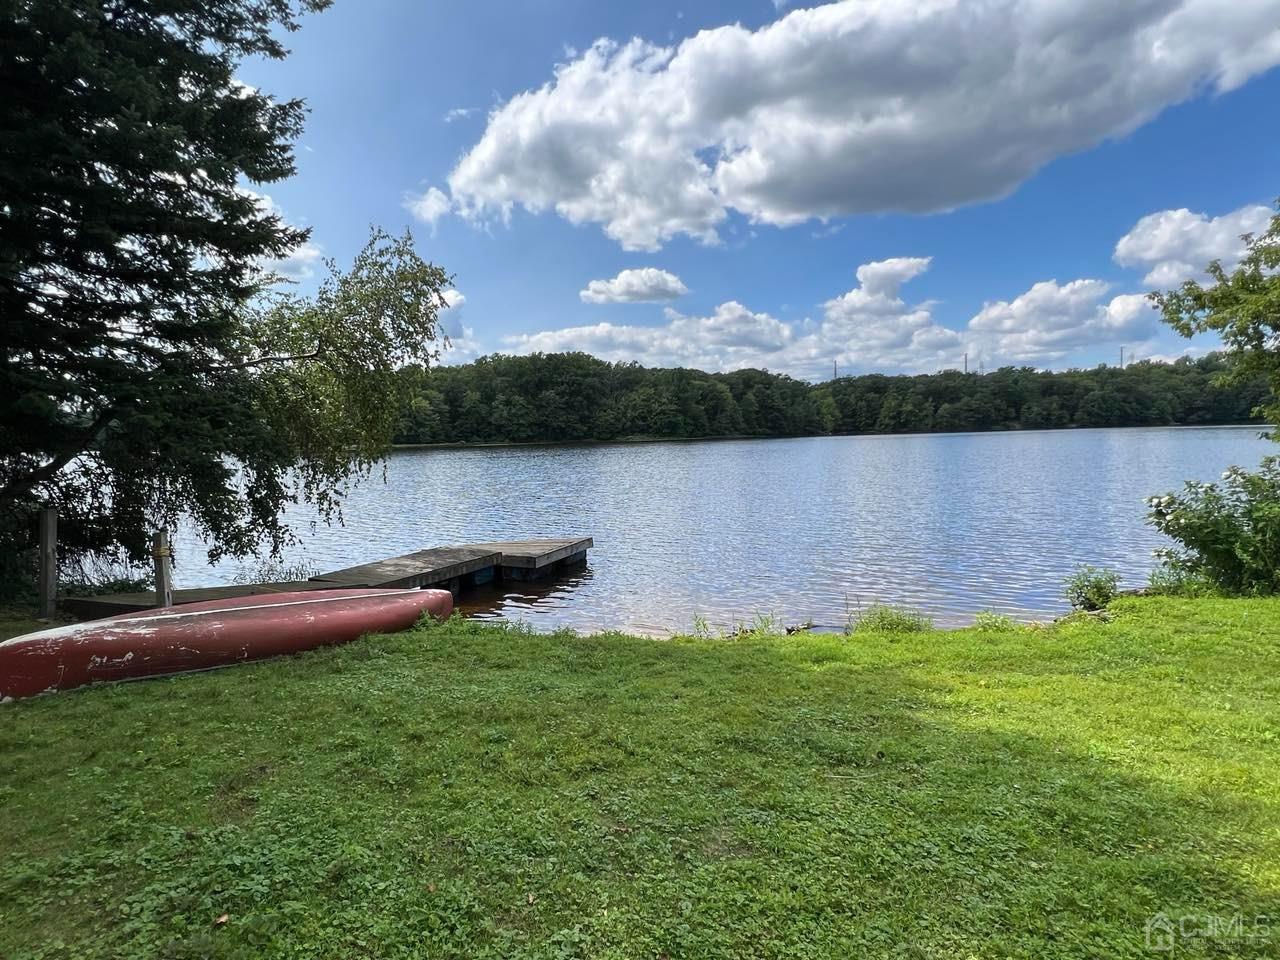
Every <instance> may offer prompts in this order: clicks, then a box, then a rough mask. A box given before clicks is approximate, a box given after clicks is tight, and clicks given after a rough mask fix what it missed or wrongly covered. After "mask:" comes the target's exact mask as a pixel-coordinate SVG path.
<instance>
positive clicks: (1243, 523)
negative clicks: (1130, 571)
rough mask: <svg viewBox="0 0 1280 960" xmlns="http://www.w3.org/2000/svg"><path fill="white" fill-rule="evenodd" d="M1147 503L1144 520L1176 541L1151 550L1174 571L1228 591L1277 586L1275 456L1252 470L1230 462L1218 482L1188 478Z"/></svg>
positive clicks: (1279, 527)
mask: <svg viewBox="0 0 1280 960" xmlns="http://www.w3.org/2000/svg"><path fill="white" fill-rule="evenodd" d="M1147 506H1148V507H1149V508H1150V513H1148V515H1147V522H1148V523H1149V524H1151V525H1152V526H1153V527H1155V528H1156V529H1157V530H1159V531H1160V532H1161V533H1163V534H1164V535H1165V536H1167V537H1169V538H1170V539H1171V540H1174V541H1176V542H1177V543H1179V544H1180V545H1181V547H1180V548H1173V547H1168V548H1164V549H1161V550H1157V551H1156V555H1157V556H1158V557H1159V559H1160V560H1161V561H1162V562H1163V563H1164V565H1165V567H1166V568H1167V569H1168V570H1170V571H1172V573H1173V574H1175V575H1183V576H1189V577H1193V578H1203V579H1207V580H1209V581H1211V582H1212V583H1213V584H1215V585H1216V586H1217V587H1219V588H1220V589H1222V590H1224V591H1227V592H1229V593H1237V594H1240V593H1243V594H1267V593H1275V592H1277V590H1280V457H1267V458H1266V459H1264V460H1263V461H1262V465H1261V467H1260V468H1259V470H1258V472H1257V473H1250V472H1249V471H1247V470H1242V469H1240V468H1239V467H1232V468H1231V469H1229V470H1227V471H1226V472H1225V473H1224V474H1223V475H1222V479H1221V481H1219V482H1215V483H1200V482H1197V481H1190V482H1188V483H1187V484H1186V485H1185V487H1184V488H1183V491H1182V493H1181V494H1166V495H1164V496H1159V497H1150V498H1149V499H1148V500H1147Z"/></svg>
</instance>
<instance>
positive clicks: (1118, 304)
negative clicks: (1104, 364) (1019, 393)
mask: <svg viewBox="0 0 1280 960" xmlns="http://www.w3.org/2000/svg"><path fill="white" fill-rule="evenodd" d="M1109 290H1110V285H1109V284H1106V283H1104V282H1103V281H1101V280H1072V281H1071V282H1070V283H1064V284H1059V283H1058V282H1057V281H1056V280H1044V281H1041V282H1040V283H1037V284H1034V285H1033V286H1032V287H1031V289H1029V290H1028V291H1027V292H1026V293H1023V294H1021V295H1020V296H1018V297H1015V298H1014V299H1013V300H998V301H995V302H990V303H987V304H985V305H984V306H983V308H982V309H981V310H980V311H979V312H978V313H977V314H976V315H975V316H974V317H973V318H972V319H971V320H970V321H969V331H970V334H971V336H970V338H969V343H970V348H971V352H972V353H974V354H975V355H977V356H985V357H988V358H990V359H991V360H992V362H999V363H1043V362H1050V361H1059V360H1062V359H1064V358H1066V357H1068V356H1069V355H1070V354H1072V353H1073V352H1076V351H1079V350H1082V349H1087V348H1096V347H1100V346H1107V345H1110V344H1122V343H1124V342H1126V341H1132V340H1141V339H1145V338H1147V337H1150V336H1151V335H1152V333H1153V332H1154V330H1155V320H1156V318H1155V313H1154V310H1153V308H1152V305H1151V303H1150V302H1149V301H1148V300H1147V298H1146V296H1145V295H1143V294H1135V293H1127V294H1120V295H1119V296H1116V297H1113V298H1111V299H1110V300H1109V301H1107V302H1105V303H1104V302H1103V298H1104V297H1105V296H1106V294H1107V293H1108V292H1109Z"/></svg>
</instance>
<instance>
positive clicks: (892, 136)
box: [240, 0, 1280, 379]
mask: <svg viewBox="0 0 1280 960" xmlns="http://www.w3.org/2000/svg"><path fill="white" fill-rule="evenodd" d="M699 31H705V32H703V33H701V34H700V35H699ZM601 41H603V42H601ZM289 42H290V46H291V47H292V50H293V53H292V55H291V56H290V57H289V58H288V59H287V60H286V61H284V62H281V63H262V62H251V63H246V64H244V65H243V67H242V70H241V72H240V75H241V77H242V78H243V79H244V80H245V81H246V82H248V83H251V84H253V85H255V86H257V87H259V88H261V89H263V90H265V91H267V92H270V93H272V94H274V95H276V96H279V97H287V96H299V97H303V98H305V99H306V100H307V102H308V104H309V107H310V115H309V119H308V122H307V129H306V132H305V134H304V135H303V137H302V138H301V141H300V149H299V151H298V175H297V176H296V177H295V178H293V179H292V180H290V181H288V182H285V183H278V184H271V185H268V186H265V187H262V188H259V189H262V190H263V191H264V192H266V193H269V194H270V195H271V197H272V199H273V201H274V203H275V204H276V205H277V206H278V207H279V208H280V209H281V210H282V211H283V212H284V214H285V215H286V217H287V218H288V219H290V220H291V221H293V222H296V223H302V224H306V225H308V226H311V227H312V228H313V236H312V242H313V244H314V249H313V250H311V251H307V252H304V253H303V254H302V255H301V256H299V257H297V258H295V260H294V261H292V262H290V263H288V264H285V265H284V266H283V269H284V270H285V271H286V272H291V273H292V274H294V275H295V276H298V277H299V278H300V279H301V284H302V289H304V290H305V289H307V288H308V287H309V286H310V285H313V284H314V282H315V264H314V262H312V263H308V262H307V260H306V257H307V254H308V253H310V254H312V255H314V253H315V252H316V251H322V252H323V254H324V255H326V256H332V257H335V258H336V259H337V260H338V261H339V263H344V262H347V261H349V259H350V257H351V256H352V255H353V254H354V253H355V252H356V250H357V249H358V248H359V247H360V245H361V244H362V243H363V241H364V240H365V238H366V237H367V234H368V228H369V226H370V224H379V225H381V226H383V227H386V228H388V229H392V230H399V229H401V228H403V227H405V226H410V227H412V229H413V230H414V234H415V236H416V238H417V240H418V246H419V250H420V252H421V253H422V254H423V255H424V256H425V257H427V258H428V259H431V260H434V261H436V262H438V263H440V264H442V265H444V266H445V267H446V268H447V269H449V270H450V271H451V272H452V273H453V274H454V275H455V277H456V287H457V290H458V291H460V293H461V297H460V298H459V299H458V303H459V305H458V306H457V307H456V308H455V309H454V310H451V311H449V312H448V321H449V327H450V329H451V330H452V331H453V332H454V334H455V337H456V339H457V341H458V344H457V348H456V349H455V351H454V352H453V354H452V359H453V360H454V362H457V361H461V360H465V359H468V358H470V357H471V356H474V355H476V354H478V353H487V352H494V351H505V352H521V351H528V350H533V349H546V350H552V349H584V350H587V351H588V352H592V353H596V354H597V355H600V356H604V357H605V358H607V359H615V360H616V359H636V360H639V361H640V362H642V363H646V364H658V365H689V366H700V367H703V368H708V369H711V368H714V369H732V368H736V367H741V366H765V367H768V368H770V369H775V370H782V371H785V372H790V373H793V374H795V375H797V376H802V377H806V378H809V379H819V378H821V377H823V376H829V375H830V370H831V364H832V360H833V359H836V360H838V361H839V363H840V367H841V370H842V372H846V371H847V372H855V371H863V370H881V371H885V372H900V371H909V372H912V371H927V370H934V369H939V368H941V367H946V366H959V365H960V363H961V362H962V357H963V354H965V353H968V354H969V355H970V362H971V363H977V362H979V361H980V362H982V363H984V364H986V365H988V366H994V365H997V364H1002V363H1029V364H1033V365H1036V366H1048V367H1064V366H1070V365H1078V364H1083V365H1090V364H1093V363H1096V362H1098V361H1113V360H1114V359H1115V358H1117V356H1118V353H1119V349H1120V347H1121V346H1125V347H1126V348H1127V350H1128V351H1129V353H1130V355H1135V354H1136V355H1137V356H1139V357H1143V356H1172V355H1176V354H1178V353H1180V352H1182V351H1183V350H1185V349H1187V347H1188V344H1187V343H1186V342H1185V341H1181V340H1179V339H1178V338H1177V337H1175V336H1172V335H1170V334H1168V333H1167V332H1165V331H1164V330H1163V329H1161V327H1160V325H1159V324H1158V322H1156V320H1155V317H1154V315H1153V314H1152V312H1151V311H1150V310H1149V309H1148V308H1147V306H1146V305H1145V303H1144V302H1142V301H1140V300H1139V299H1138V298H1137V297H1136V296H1133V295H1135V294H1139V293H1141V292H1143V291H1145V290H1147V289H1150V288H1151V287H1152V286H1153V285H1156V283H1157V282H1158V281H1168V282H1176V281H1178V280H1180V279H1182V278H1184V277H1185V276H1188V275H1191V273H1192V272H1193V271H1194V270H1195V269H1198V268H1199V267H1200V266H1202V265H1203V262H1204V261H1205V259H1207V258H1208V257H1210V256H1213V257H1222V258H1225V259H1227V260H1228V261H1230V260H1231V259H1232V258H1233V257H1235V256H1238V254H1239V243H1238V241H1237V240H1236V236H1237V235H1238V233H1240V232H1242V231H1243V230H1244V229H1253V230H1256V229H1259V228H1260V227H1261V226H1262V225H1263V224H1265V222H1266V215H1267V210H1266V207H1267V206H1268V205H1269V204H1270V203H1271V201H1272V199H1274V197H1275V196H1276V195H1280V176H1278V175H1277V174H1278V172H1280V164H1278V163H1277V161H1280V129H1278V128H1277V127H1276V125H1275V123H1274V119H1275V108H1274V104H1276V103H1280V71H1276V70H1274V69H1272V68H1273V65H1274V64H1276V63H1280V2H1275V0H1271V2H1259V0H1255V2H1251V3H1230V4H1228V3H1222V2H1218V0H1143V2H1141V3H1123V4H1116V3H1115V2H1114V0H1108V2H1096V0H1069V2H1068V0H1004V2H1000V3H988V2H968V3H956V2H940V0H922V2H919V3H912V4H905V3H902V2H897V0H894V2H890V0H850V2H845V3H833V4H828V5H826V6H825V7H823V8H820V9H815V10H806V9H801V8H799V6H790V7H789V6H783V7H782V8H781V9H779V8H777V7H775V4H774V3H773V2H771V0H740V2H715V3H691V2H684V3H665V2H649V3H644V4H612V3H599V2H585V0H584V2H567V0H539V2H532V0H529V2H515V0H502V2H496V0H473V2H468V3H465V4H462V3H445V4H440V3H424V2H410V0H360V2H356V0H338V2H337V3H335V5H334V7H333V8H332V9H331V10H329V11H327V12H325V13H323V14H321V15H318V16H313V17H309V18H307V19H306V20H305V21H304V24H303V28H302V30H301V31H299V32H298V33H296V34H294V35H292V36H291V37H290V38H289ZM451 111H453V113H452V115H451ZM462 111H465V115H463V114H462V113H461V112H462ZM424 196H427V197H428V200H427V202H426V203H425V204H423V203H421V202H419V203H418V205H417V209H418V215H417V216H415V213H414V210H413V208H414V201H415V200H418V201H421V198H422V197H424ZM423 214H426V215H427V216H426V217H425V218H424V216H423ZM428 220H429V221H430V222H428ZM1122 239H1123V241H1124V242H1123V243H1122V244H1121V249H1122V253H1119V254H1118V253H1117V244H1118V243H1121V241H1122ZM860 267H861V268H864V269H863V270H862V274H861V279H859V268H860ZM624 271H634V272H631V273H624ZM592 281H599V283H597V284H596V285H595V287H594V288H593V290H595V293H594V294H589V295H587V296H586V297H585V298H584V295H583V291H584V290H586V289H587V288H588V285H589V284H590V283H591V282H592ZM611 281H612V282H611ZM680 291H683V292H680ZM677 294H678V295H677ZM636 298H639V300H640V302H633V301H634V300H635V299H636ZM601 301H603V302H601ZM1197 346H1198V348H1199V349H1204V348H1205V347H1207V346H1209V344H1200V345H1197Z"/></svg>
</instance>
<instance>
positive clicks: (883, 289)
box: [506, 257, 963, 377]
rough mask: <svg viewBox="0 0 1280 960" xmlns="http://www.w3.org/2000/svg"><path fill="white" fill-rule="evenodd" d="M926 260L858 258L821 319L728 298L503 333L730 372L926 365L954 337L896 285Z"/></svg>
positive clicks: (544, 347)
mask: <svg viewBox="0 0 1280 960" xmlns="http://www.w3.org/2000/svg"><path fill="white" fill-rule="evenodd" d="M929 262H930V261H929V258H927V257H899V258H895V259H891V260H882V261H877V262H875V263H867V264H863V265H862V266H861V267H859V268H858V270H857V277H858V285H857V286H856V287H854V288H853V289H852V290H850V291H848V292H847V293H844V294H842V295H840V296H838V297H835V298H833V299H832V300H829V301H828V302H827V303H826V304H824V305H823V311H824V313H823V319H822V320H821V321H819V322H816V323H815V322H813V321H809V320H806V321H804V322H802V323H789V322H786V321H783V320H780V319H778V318H777V317H774V316H772V315H770V314H768V313H764V312H759V311H755V310H751V309H750V308H749V307H746V306H744V305H743V304H741V303H739V302H737V301H735V300H730V301H727V302H725V303H722V304H720V305H719V306H718V307H716V309H715V310H714V311H712V312H711V313H710V314H708V315H706V316H694V315H686V314H683V313H680V312H679V311H676V310H673V309H671V308H669V307H668V308H667V309H666V310H665V311H664V316H665V321H666V322H665V323H663V324H661V325H658V326H647V325H642V324H615V323H597V324H593V325H590V326H580V327H568V328H564V329H560V330H546V331H542V332H540V333H533V334H521V335H518V336H513V337H508V338H507V340H506V346H507V348H508V349H510V350H511V351H513V352H516V353H531V352H534V351H543V352H548V353H550V352H558V351H565V350H581V351H584V352H586V353H591V354H594V355H595V356H598V357H601V358H603V359H606V360H613V361H620V360H636V361H639V362H640V363H643V364H646V365H648V366H662V367H671V366H683V367H697V368H699V369H703V370H722V371H727V370H739V369H742V368H744V367H767V368H769V369H772V370H779V371H783V372H787V373H792V374H795V375H797V376H812V377H819V376H822V375H824V374H825V373H826V371H828V370H830V369H831V364H832V362H833V361H836V362H838V363H839V364H840V367H841V369H844V370H855V369H856V370H885V369H891V370H912V371H914V370H934V369H938V368H939V367H940V366H946V365H954V364H956V363H959V360H960V355H961V353H962V352H963V347H962V337H961V335H960V334H959V333H958V332H957V331H955V330H951V329H948V328H947V327H944V326H941V325H940V324H938V323H936V322H935V321H934V319H933V316H932V313H931V304H928V303H922V304H908V303H907V302H905V301H904V300H903V299H902V296H901V287H902V285H903V284H905V283H907V282H908V281H910V280H911V279H913V278H914V277H917V276H919V275H920V274H921V273H923V272H924V271H925V270H926V269H927V268H928V266H929Z"/></svg>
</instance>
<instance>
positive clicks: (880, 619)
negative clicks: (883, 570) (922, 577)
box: [848, 603, 933, 633]
mask: <svg viewBox="0 0 1280 960" xmlns="http://www.w3.org/2000/svg"><path fill="white" fill-rule="evenodd" d="M932 629H933V621H932V620H931V619H929V618H928V617H926V616H925V615H924V614H923V613H921V612H920V611H918V610H906V609H904V608H902V607H894V606H890V605H889V604H885V603H874V604H872V605H871V606H869V607H867V609H866V610H863V611H862V612H860V613H858V614H857V615H856V616H854V617H853V618H851V619H850V621H849V631H848V632H849V633H928V632H929V631H930V630H932Z"/></svg>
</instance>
